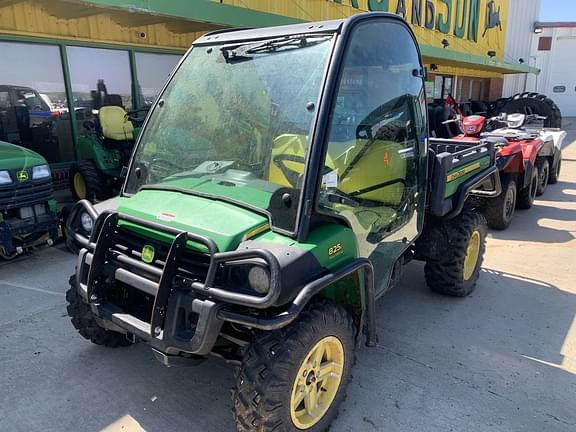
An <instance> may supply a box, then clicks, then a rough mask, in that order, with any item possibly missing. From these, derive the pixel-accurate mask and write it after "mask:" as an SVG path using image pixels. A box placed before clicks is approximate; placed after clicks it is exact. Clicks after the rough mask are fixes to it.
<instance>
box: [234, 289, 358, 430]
mask: <svg viewBox="0 0 576 432" xmlns="http://www.w3.org/2000/svg"><path fill="white" fill-rule="evenodd" d="M355 335H356V328H355V325H354V318H353V317H352V315H351V314H350V313H349V312H348V311H347V310H346V309H345V308H344V307H342V306H340V305H337V304H334V303H332V302H330V301H326V300H323V301H319V302H314V303H312V304H311V305H310V306H309V307H308V308H307V309H306V310H304V312H302V314H301V315H300V317H299V318H298V319H297V321H295V322H294V323H293V324H291V325H289V326H287V327H284V328H282V329H280V330H276V331H269V332H259V333H257V334H256V335H255V336H254V339H253V341H252V343H251V345H250V347H249V348H248V349H247V351H246V353H245V354H244V359H243V361H242V366H241V368H240V369H239V371H238V374H237V377H236V379H237V384H236V388H235V389H234V392H233V396H232V398H233V403H234V418H235V420H236V428H237V430H238V431H239V432H249V431H250V432H268V431H272V430H273V431H275V432H288V431H290V432H292V431H313V432H320V431H325V430H327V429H328V427H329V426H330V423H331V422H332V421H333V420H334V418H336V416H337V414H338V406H339V405H340V403H341V402H342V401H343V400H344V398H345V391H346V385H347V384H348V381H349V380H350V376H351V369H352V364H353V362H354V345H355ZM338 359H339V360H338ZM339 361H340V362H342V364H339V363H338V362H339ZM322 370H324V373H323V375H320V371H322ZM321 376H322V378H321ZM314 389H315V390H314ZM312 390H313V391H312ZM309 407H311V408H309ZM310 411H312V413H313V414H314V415H315V416H316V417H314V416H311V415H308V414H307V413H308V412H310Z"/></svg>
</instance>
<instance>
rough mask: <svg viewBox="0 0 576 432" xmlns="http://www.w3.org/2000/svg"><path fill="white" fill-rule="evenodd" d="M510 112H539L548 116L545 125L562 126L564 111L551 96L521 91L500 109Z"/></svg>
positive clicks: (549, 126)
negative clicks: (562, 111)
mask: <svg viewBox="0 0 576 432" xmlns="http://www.w3.org/2000/svg"><path fill="white" fill-rule="evenodd" d="M500 112H505V113H508V114H513V113H521V114H538V115H541V116H543V117H546V120H544V127H547V128H559V129H560V128H562V113H561V112H560V108H558V105H556V103H555V102H554V101H553V100H552V99H550V98H549V97H547V96H545V95H543V94H539V93H519V94H517V95H514V96H513V97H511V98H510V99H509V100H508V102H506V103H505V104H504V106H503V107H502V108H501V109H500Z"/></svg>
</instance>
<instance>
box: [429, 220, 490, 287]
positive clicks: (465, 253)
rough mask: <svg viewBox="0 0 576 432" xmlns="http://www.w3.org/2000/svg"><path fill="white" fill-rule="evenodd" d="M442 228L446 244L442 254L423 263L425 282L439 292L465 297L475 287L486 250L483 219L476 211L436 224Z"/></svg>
mask: <svg viewBox="0 0 576 432" xmlns="http://www.w3.org/2000/svg"><path fill="white" fill-rule="evenodd" d="M438 229H441V230H444V231H445V235H446V238H447V240H448V247H447V248H446V250H444V251H443V254H442V255H441V257H439V258H437V259H433V260H428V261H427V262H426V265H425V266H424V275H425V277H426V283H427V284H428V286H429V287H430V289H431V290H432V291H434V292H437V293H439V294H444V295H449V296H454V297H466V296H468V295H470V294H471V293H472V292H473V291H474V289H475V288H476V282H477V281H478V278H479V277H480V269H481V267H482V261H483V260H484V252H485V250H486V245H485V243H486V231H487V228H486V220H485V219H484V216H482V215H481V214H478V213H476V212H475V211H470V210H465V211H463V212H462V213H461V214H460V215H459V216H458V217H456V218H454V219H451V220H448V221H444V222H442V223H441V224H439V225H438Z"/></svg>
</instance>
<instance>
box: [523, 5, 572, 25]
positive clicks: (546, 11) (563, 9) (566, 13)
mask: <svg viewBox="0 0 576 432" xmlns="http://www.w3.org/2000/svg"><path fill="white" fill-rule="evenodd" d="M512 1H522V0H512ZM540 21H576V0H541V5H540Z"/></svg>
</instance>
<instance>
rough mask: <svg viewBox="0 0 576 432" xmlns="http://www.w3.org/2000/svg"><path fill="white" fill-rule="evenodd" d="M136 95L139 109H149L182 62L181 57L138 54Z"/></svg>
mask: <svg viewBox="0 0 576 432" xmlns="http://www.w3.org/2000/svg"><path fill="white" fill-rule="evenodd" d="M135 57H136V76H137V77H138V83H137V85H136V95H137V98H138V108H145V107H149V106H151V105H152V104H153V103H154V100H155V99H156V96H158V94H159V93H160V90H162V86H163V85H164V82H165V81H166V80H167V79H168V76H169V75H170V73H171V72H172V70H174V68H175V67H176V64H178V61H180V58H181V56H179V55H171V54H151V53H136V54H135Z"/></svg>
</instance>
